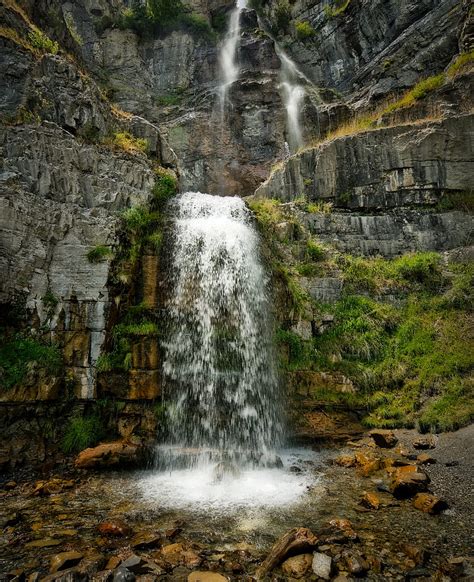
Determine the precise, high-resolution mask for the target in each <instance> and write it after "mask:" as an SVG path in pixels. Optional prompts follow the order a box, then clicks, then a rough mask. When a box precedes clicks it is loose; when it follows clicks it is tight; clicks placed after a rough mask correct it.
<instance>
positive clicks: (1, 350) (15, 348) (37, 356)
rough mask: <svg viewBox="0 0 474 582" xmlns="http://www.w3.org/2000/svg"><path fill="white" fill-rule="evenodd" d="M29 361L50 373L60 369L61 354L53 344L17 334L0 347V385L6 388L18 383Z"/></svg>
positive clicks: (26, 369) (58, 371)
mask: <svg viewBox="0 0 474 582" xmlns="http://www.w3.org/2000/svg"><path fill="white" fill-rule="evenodd" d="M31 362H36V363H37V365H38V366H39V367H40V368H41V369H44V370H46V371H47V372H48V373H49V374H51V375H58V374H59V373H60V371H61V369H62V356H61V352H60V350H59V348H58V347H57V346H56V345H55V344H47V343H44V342H41V341H38V340H36V339H33V338H27V337H23V336H17V337H15V338H14V339H11V340H10V341H7V342H6V343H5V344H4V345H3V346H2V347H0V386H1V387H2V388H4V389H6V390H8V389H10V388H13V386H15V385H17V384H19V383H20V382H21V381H22V380H23V378H24V377H25V375H26V373H27V372H28V367H29V364H30V363H31Z"/></svg>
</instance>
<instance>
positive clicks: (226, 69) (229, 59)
mask: <svg viewBox="0 0 474 582" xmlns="http://www.w3.org/2000/svg"><path fill="white" fill-rule="evenodd" d="M246 5H247V1H246V0H237V4H236V7H235V8H234V10H233V11H232V13H231V15H230V20H229V28H228V29H227V33H226V36H225V38H224V42H223V44H222V47H221V51H220V55H219V64H220V72H221V84H220V86H219V104H220V112H221V117H222V119H223V118H224V113H225V107H226V101H227V93H228V91H229V88H230V86H231V85H232V83H234V82H235V81H236V80H237V79H238V77H239V65H238V63H237V61H236V56H237V48H238V43H239V37H240V14H241V12H242V9H243V8H245V7H246Z"/></svg>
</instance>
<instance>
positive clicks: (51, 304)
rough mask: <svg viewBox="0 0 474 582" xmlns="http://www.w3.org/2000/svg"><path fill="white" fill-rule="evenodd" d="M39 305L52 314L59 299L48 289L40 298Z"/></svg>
mask: <svg viewBox="0 0 474 582" xmlns="http://www.w3.org/2000/svg"><path fill="white" fill-rule="evenodd" d="M41 303H42V304H43V305H44V307H45V309H47V310H48V311H50V312H52V311H54V310H55V309H56V306H57V305H58V303H59V299H58V298H57V297H56V295H55V294H54V293H53V292H52V291H51V289H48V290H47V291H46V293H45V294H44V295H43V297H41Z"/></svg>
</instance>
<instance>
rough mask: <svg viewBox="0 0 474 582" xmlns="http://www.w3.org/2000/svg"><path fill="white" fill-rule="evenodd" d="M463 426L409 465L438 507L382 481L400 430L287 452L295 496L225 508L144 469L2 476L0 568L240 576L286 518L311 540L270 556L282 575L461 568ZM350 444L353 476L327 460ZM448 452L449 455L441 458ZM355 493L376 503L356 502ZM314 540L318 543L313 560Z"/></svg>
mask: <svg viewBox="0 0 474 582" xmlns="http://www.w3.org/2000/svg"><path fill="white" fill-rule="evenodd" d="M464 430H465V432H464V433H463V432H461V433H460V434H458V437H455V436H453V435H444V436H441V437H440V439H439V441H438V442H437V445H436V447H435V448H434V449H431V450H430V454H431V456H432V457H433V458H435V459H436V461H437V462H436V463H434V464H431V465H422V466H421V468H420V467H419V469H420V470H422V471H426V472H427V473H428V474H429V476H430V478H431V483H430V485H429V491H430V492H431V493H432V494H434V495H436V496H438V497H440V498H445V499H446V500H447V502H448V503H449V509H448V510H447V511H442V512H441V513H439V514H438V515H431V514H429V513H425V512H424V511H421V510H419V509H417V508H416V507H415V506H414V504H413V498H409V499H396V498H394V496H393V495H392V494H391V493H390V492H389V487H388V485H389V483H390V479H391V476H390V471H389V469H393V465H395V469H397V466H398V465H400V466H405V465H403V463H408V464H410V463H414V464H416V463H417V461H416V454H414V453H415V452H416V450H415V449H413V447H412V446H411V442H410V439H411V438H412V435H411V434H410V433H408V432H405V433H402V432H397V436H398V438H399V439H400V443H399V444H398V445H397V447H396V448H395V449H386V448H380V447H377V446H376V445H375V444H374V443H373V442H370V441H371V439H369V438H366V439H362V440H361V441H358V442H356V443H354V444H353V445H349V446H347V447H345V448H338V449H326V450H323V451H318V452H316V454H315V455H314V457H313V460H312V461H309V460H308V459H302V460H300V465H299V466H300V468H301V473H298V472H295V471H294V469H292V470H291V471H290V467H295V466H298V462H296V463H295V462H294V460H293V461H292V462H291V464H290V465H288V466H287V467H286V469H285V470H286V471H288V473H291V475H292V478H294V479H300V478H301V479H307V478H308V475H309V476H310V477H311V481H310V482H309V485H306V491H305V492H304V493H303V494H302V495H301V496H300V497H299V498H297V499H296V500H295V501H294V503H285V502H282V503H281V504H280V505H276V506H267V507H259V505H258V503H254V504H252V505H249V504H247V505H244V506H241V507H238V508H234V509H235V510H234V511H232V510H231V509H229V506H228V505H226V504H225V503H224V504H223V505H222V508H221V510H220V509H219V506H218V505H215V504H214V505H213V506H212V508H211V509H210V506H206V505H205V504H203V503H196V504H195V506H194V510H193V511H190V510H189V509H187V508H186V507H183V508H180V507H179V506H173V507H172V506H170V504H169V503H166V502H165V500H164V499H163V501H162V502H160V496H159V494H156V495H152V496H149V495H147V494H146V491H144V490H143V488H142V487H140V486H139V485H140V483H143V481H144V480H146V479H147V478H149V474H147V473H136V472H122V473H118V472H108V473H103V474H98V473H96V474H89V473H85V472H73V471H71V472H70V473H68V474H64V475H50V476H47V477H43V478H42V479H41V482H42V485H41V487H39V488H38V480H34V479H31V480H22V479H21V478H20V477H18V478H16V484H15V485H14V486H13V485H12V483H11V481H12V479H9V482H6V483H5V484H4V485H3V487H2V489H1V490H0V500H1V512H0V518H1V519H0V525H1V527H2V529H1V535H0V555H1V556H2V557H1V558H0V572H1V573H2V575H3V577H2V579H13V578H14V577H15V576H20V578H19V579H24V578H21V576H23V577H28V576H30V575H34V576H33V577H32V578H31V580H33V579H35V576H36V574H35V573H38V579H42V578H45V577H46V576H52V577H53V578H54V577H55V576H58V575H63V574H66V573H69V572H71V576H72V578H71V579H73V580H76V579H77V580H78V579H94V580H133V579H141V580H185V581H186V580H188V577H189V576H190V575H191V573H193V572H194V573H195V574H194V577H193V578H190V579H194V580H198V579H201V578H202V579H203V580H206V579H209V580H213V579H216V580H218V579H219V580H221V579H227V580H251V579H252V577H253V576H254V574H255V572H256V570H257V568H258V567H259V566H260V565H261V563H262V562H263V560H264V559H265V558H266V556H267V555H268V553H269V551H270V549H271V548H272V546H273V545H274V543H275V541H276V540H277V539H279V538H280V537H281V536H283V534H285V533H286V532H288V530H289V529H291V528H292V527H306V528H309V529H310V530H311V531H312V532H313V533H314V534H315V535H316V537H317V539H318V542H317V546H316V548H312V549H311V550H310V551H309V552H308V551H302V552H301V554H308V555H307V557H306V558H302V559H301V560H296V561H293V562H290V563H289V564H287V565H286V566H285V567H284V568H283V569H282V564H279V565H277V566H276V567H275V568H274V569H273V571H272V573H271V578H269V579H274V580H288V579H290V578H291V577H292V576H294V575H295V572H296V575H299V574H300V573H301V572H302V571H304V574H302V577H301V578H298V579H303V580H318V579H320V578H318V576H317V575H316V573H315V571H316V572H321V571H322V566H321V564H324V565H326V566H327V565H329V564H330V572H331V573H330V576H331V579H340V580H342V579H344V576H345V577H346V579H351V578H353V577H359V578H364V579H369V580H405V579H417V580H437V579H439V580H446V581H447V580H458V579H462V577H463V576H466V575H467V574H466V573H467V572H468V571H469V568H470V567H471V566H472V563H471V562H469V560H467V559H466V556H468V555H469V552H470V548H471V547H472V540H473V523H474V520H473V519H472V515H471V514H470V513H469V512H470V511H471V507H472V505H471V506H469V493H468V488H469V483H470V480H471V482H472V464H470V462H469V457H468V456H467V454H466V453H463V454H459V455H458V452H459V451H460V450H461V448H462V450H463V451H465V449H466V442H468V441H469V439H470V438H471V435H472V430H471V429H464ZM461 441H462V442H463V446H462V447H461V445H460V442H461ZM438 452H439V454H438ZM355 453H359V458H362V454H363V455H365V457H368V458H370V459H371V460H373V459H377V464H376V465H377V466H378V467H379V468H377V469H375V470H374V472H369V474H368V475H367V476H364V473H363V471H360V467H359V466H357V464H356V465H355V466H351V464H350V463H349V464H346V466H340V465H338V464H337V463H336V462H335V459H337V458H338V457H341V456H345V457H352V456H354V455H355ZM401 453H403V454H401ZM453 455H458V457H457V459H456V458H455V456H454V457H453ZM463 455H464V456H463ZM410 456H411V457H412V458H413V459H414V460H411V458H408V457H410ZM453 460H459V464H458V465H454V466H450V462H451V461H453ZM371 462H372V461H371ZM456 482H457V483H458V485H456ZM48 483H51V486H49V485H48ZM150 483H152V482H150ZM305 483H306V481H305ZM446 483H448V484H449V485H450V490H449V495H448V491H447V489H446ZM197 486H198V485H197ZM471 487H472V483H471ZM369 494H370V495H369ZM364 499H365V500H366V501H367V499H372V501H374V499H376V500H377V503H375V502H374V503H368V502H365V503H361V500H364ZM313 552H316V553H317V554H318V558H317V559H316V562H317V563H318V564H319V566H318V567H317V568H316V570H315V571H313V568H312V565H311V564H312V561H313V556H312V557H311V560H310V556H309V554H313ZM321 554H322V555H324V556H327V558H324V557H322V556H321ZM300 562H301V563H300ZM283 563H284V562H283ZM64 568H66V569H64ZM54 569H57V570H58V571H57V573H56V574H54V573H52V570H54ZM326 570H327V567H326ZM292 572H293V574H292ZM9 573H10V574H9ZM204 573H206V576H207V578H206V577H205V576H204ZM212 573H215V574H220V575H221V576H222V577H223V578H217V577H214V578H213V577H212V576H211V574H212ZM68 575H69V574H68ZM324 575H325V576H328V575H329V574H327V572H326V573H325V574H324ZM80 576H82V578H80ZM200 576H201V578H200ZM319 576H321V574H319ZM338 576H339V578H337V577H338ZM443 576H444V578H443ZM134 577H135V578H134ZM53 578H48V579H53ZM467 579H468V578H467Z"/></svg>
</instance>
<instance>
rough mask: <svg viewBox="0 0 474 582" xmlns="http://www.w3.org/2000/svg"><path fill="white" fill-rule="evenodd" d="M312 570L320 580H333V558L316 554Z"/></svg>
mask: <svg viewBox="0 0 474 582" xmlns="http://www.w3.org/2000/svg"><path fill="white" fill-rule="evenodd" d="M312 568H313V573H314V574H316V576H317V577H318V578H322V579H323V580H329V579H330V578H331V569H332V558H331V557H330V556H326V554H321V553H318V552H314V554H313V562H312Z"/></svg>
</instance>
